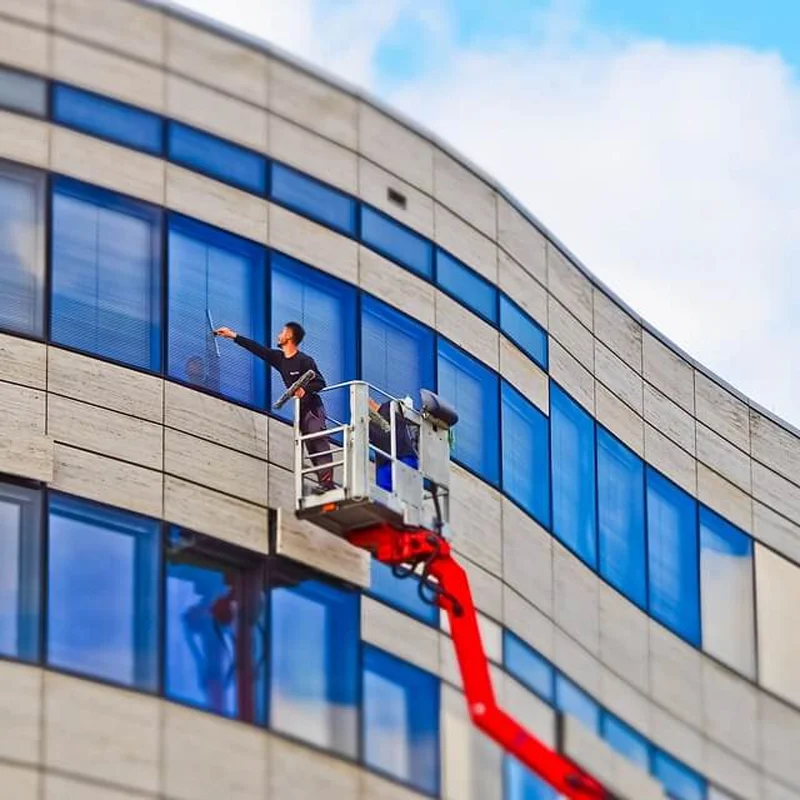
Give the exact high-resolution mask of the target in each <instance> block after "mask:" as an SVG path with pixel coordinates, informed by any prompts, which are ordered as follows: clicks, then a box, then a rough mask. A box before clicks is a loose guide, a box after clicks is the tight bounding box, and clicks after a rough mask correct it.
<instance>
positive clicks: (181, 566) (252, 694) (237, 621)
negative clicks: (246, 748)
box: [165, 532, 266, 722]
mask: <svg viewBox="0 0 800 800" xmlns="http://www.w3.org/2000/svg"><path fill="white" fill-rule="evenodd" d="M171 543H174V544H175V545H176V546H175V547H174V548H170V551H169V553H168V558H167V605H166V614H167V619H166V654H165V658H166V667H165V668H166V694H167V696H168V697H170V698H173V699H175V700H179V701H181V702H184V703H189V704H191V705H193V706H197V707H199V708H203V709H205V710H207V711H213V712H215V713H217V714H224V715H225V716H228V717H238V718H240V719H243V720H245V721H248V722H252V721H259V722H265V721H266V720H265V719H264V714H263V698H264V692H263V686H264V683H263V681H264V669H265V658H264V639H265V631H266V619H265V603H264V601H263V599H264V595H263V589H264V587H263V580H262V573H261V570H260V568H258V567H242V566H236V565H233V564H230V563H227V562H225V561H223V560H220V558H219V557H216V556H212V555H208V554H205V553H202V552H199V553H198V552H195V549H194V548H183V547H181V545H182V543H183V539H182V538H181V536H180V534H178V533H177V532H174V533H173V534H172V535H171ZM217 549H220V548H219V547H217Z"/></svg>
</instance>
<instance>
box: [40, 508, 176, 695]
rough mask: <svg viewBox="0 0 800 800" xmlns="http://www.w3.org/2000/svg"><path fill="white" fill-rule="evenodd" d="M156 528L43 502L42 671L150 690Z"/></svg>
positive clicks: (154, 653)
mask: <svg viewBox="0 0 800 800" xmlns="http://www.w3.org/2000/svg"><path fill="white" fill-rule="evenodd" d="M160 550H161V536H160V524H159V523H158V522H157V521H155V520H151V519H147V518H145V517H141V516H139V515H137V514H131V513H128V512H126V511H120V510H118V509H114V508H108V507H105V506H99V505H96V504H94V503H88V502H86V501H83V500H77V499H75V498H71V497H63V496H60V495H57V496H51V499H50V536H49V548H48V557H47V563H48V575H49V582H48V606H47V660H48V664H49V665H50V666H54V667H59V668H61V669H66V670H70V671H72V672H79V673H82V674H84V675H91V676H93V677H96V678H102V679H104V680H108V681H113V682H114V683H120V684H124V685H126V686H134V687H136V688H138V689H143V690H145V691H150V692H153V691H155V690H156V689H157V688H158V631H159V619H158V616H159V615H158V606H159V556H160Z"/></svg>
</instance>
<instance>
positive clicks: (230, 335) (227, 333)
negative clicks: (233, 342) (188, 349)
mask: <svg viewBox="0 0 800 800" xmlns="http://www.w3.org/2000/svg"><path fill="white" fill-rule="evenodd" d="M214 335H215V336H221V337H222V338H223V339H235V338H236V331H234V330H231V329H230V328H217V329H216V330H215V331H214Z"/></svg>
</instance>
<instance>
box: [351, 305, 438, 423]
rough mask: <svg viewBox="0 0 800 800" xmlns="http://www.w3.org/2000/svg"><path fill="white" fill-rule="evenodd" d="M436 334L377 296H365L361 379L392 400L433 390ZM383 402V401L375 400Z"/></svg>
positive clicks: (362, 318) (417, 404) (417, 401)
mask: <svg viewBox="0 0 800 800" xmlns="http://www.w3.org/2000/svg"><path fill="white" fill-rule="evenodd" d="M433 360H434V341H433V332H432V331H431V330H430V329H429V328H426V327H425V326H424V325H422V324H421V323H419V322H415V321H414V320H412V319H411V318H410V317H407V316H406V315H405V314H401V313H400V312H399V311H395V310H394V309H393V308H392V307H391V306H387V305H386V304H385V303H381V302H380V301H379V300H376V299H375V298H374V297H370V296H369V295H366V294H364V295H362V297H361V377H362V378H363V379H364V380H365V381H367V382H368V383H370V384H372V385H373V386H377V387H378V388H379V389H381V390H382V391H384V392H387V393H388V394H389V395H391V396H392V397H406V396H407V395H408V396H409V397H411V398H412V400H413V401H414V405H415V406H416V407H417V408H418V407H419V390H420V389H433V388H434V386H435V383H434V381H435V376H434V363H433ZM375 399H376V400H377V401H378V402H379V403H380V402H383V400H382V399H381V398H378V397H376V398H375Z"/></svg>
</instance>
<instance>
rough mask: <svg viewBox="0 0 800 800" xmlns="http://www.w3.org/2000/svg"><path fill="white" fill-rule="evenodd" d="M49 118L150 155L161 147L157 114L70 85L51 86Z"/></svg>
mask: <svg viewBox="0 0 800 800" xmlns="http://www.w3.org/2000/svg"><path fill="white" fill-rule="evenodd" d="M53 119H54V120H55V121H56V122H60V123H61V124H62V125H67V126H69V127H71V128H77V129H78V130H81V131H86V132H87V133H91V134H93V135H95V136H101V137H103V138H104V139H110V140H111V141H113V142H119V144H123V145H125V146H126V147H134V148H136V149H137V150H144V151H145V152H146V153H151V154H153V155H159V154H160V153H161V151H162V149H163V134H162V126H163V122H162V120H161V117H159V116H158V115H157V114H151V113H150V112H149V111H142V109H140V108H134V107H133V106H129V105H127V104H126V103H120V102H118V101H117V100H110V99H109V98H107V97H101V96H100V95H97V94H92V93H91V92H84V91H82V90H81V89H75V88H74V87H72V86H63V85H62V84H56V85H55V86H54V87H53Z"/></svg>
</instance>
